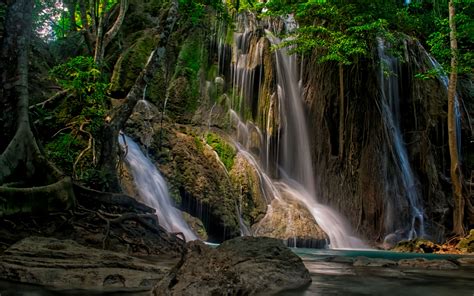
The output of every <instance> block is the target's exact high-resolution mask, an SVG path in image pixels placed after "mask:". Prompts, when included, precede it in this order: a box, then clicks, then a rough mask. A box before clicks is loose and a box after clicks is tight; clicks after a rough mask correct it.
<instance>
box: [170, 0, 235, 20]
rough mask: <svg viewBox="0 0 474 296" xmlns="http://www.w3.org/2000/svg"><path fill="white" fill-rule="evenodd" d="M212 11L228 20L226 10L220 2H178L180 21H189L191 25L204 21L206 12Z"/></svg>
mask: <svg viewBox="0 0 474 296" xmlns="http://www.w3.org/2000/svg"><path fill="white" fill-rule="evenodd" d="M208 8H212V9H214V11H216V12H218V13H219V14H220V15H221V16H223V17H224V18H228V15H227V10H226V7H225V5H224V4H223V2H222V1H221V0H198V1H196V0H179V10H180V12H181V13H182V14H183V16H182V19H184V20H186V21H190V22H191V23H192V24H193V25H197V24H198V23H201V22H204V21H206V19H205V16H206V10H207V9H208Z"/></svg>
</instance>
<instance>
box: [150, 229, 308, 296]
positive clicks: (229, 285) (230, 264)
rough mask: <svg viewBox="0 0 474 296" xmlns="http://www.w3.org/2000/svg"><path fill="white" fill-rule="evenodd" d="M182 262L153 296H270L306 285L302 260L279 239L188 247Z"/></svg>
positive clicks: (237, 241)
mask: <svg viewBox="0 0 474 296" xmlns="http://www.w3.org/2000/svg"><path fill="white" fill-rule="evenodd" d="M188 247H189V251H188V254H187V255H186V258H185V260H184V263H183V264H182V265H181V266H179V267H178V268H177V270H175V271H173V272H171V273H170V274H168V277H167V278H166V279H164V280H163V281H161V282H160V283H159V284H158V285H157V287H155V291H154V293H155V295H183V296H185V295H253V294H263V293H264V294H265V295H271V294H274V293H277V292H279V291H283V290H286V289H296V288H300V287H303V286H306V285H308V284H309V283H310V282H311V278H310V275H309V272H308V270H307V269H306V268H305V266H304V264H303V262H302V260H301V259H300V258H299V257H298V256H296V255H295V254H294V253H293V252H291V251H290V250H289V249H288V248H286V247H285V246H284V245H283V244H282V243H281V242H280V241H279V240H276V239H271V238H264V237H259V238H257V237H239V238H235V239H232V240H228V241H226V242H224V243H223V244H222V245H220V246H219V247H218V248H217V249H212V248H210V247H208V246H206V245H204V244H203V243H202V242H199V241H195V242H191V243H189V244H188Z"/></svg>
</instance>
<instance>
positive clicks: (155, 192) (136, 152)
mask: <svg viewBox="0 0 474 296" xmlns="http://www.w3.org/2000/svg"><path fill="white" fill-rule="evenodd" d="M123 138H124V139H125V142H124V140H123ZM123 138H122V137H119V141H120V145H122V147H124V149H125V150H126V151H127V154H126V157H125V162H126V164H127V165H128V166H129V168H130V170H131V172H132V175H133V180H134V182H135V185H136V189H137V191H138V193H139V195H140V197H141V198H142V200H143V202H144V203H145V204H147V205H148V206H151V207H153V208H155V209H156V214H157V216H158V221H159V224H160V225H161V226H163V227H164V228H165V229H166V230H167V231H169V232H182V233H183V234H184V236H185V237H186V241H190V240H195V239H197V236H196V235H195V234H194V232H193V231H192V230H191V229H190V228H189V226H188V225H187V224H186V222H185V221H184V219H183V216H182V214H181V212H180V211H179V210H178V209H176V208H175V207H174V206H173V204H172V202H171V197H170V195H169V192H168V186H167V185H166V181H165V179H164V178H163V176H161V174H160V172H159V171H158V169H157V168H156V166H155V165H154V164H153V163H152V162H151V161H150V160H149V159H148V158H147V157H146V156H145V155H144V154H143V152H142V151H141V149H140V147H139V146H138V145H137V144H136V143H135V142H134V141H133V140H132V139H131V138H130V137H127V136H123ZM125 145H126V146H125Z"/></svg>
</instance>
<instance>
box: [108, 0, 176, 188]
mask: <svg viewBox="0 0 474 296" xmlns="http://www.w3.org/2000/svg"><path fill="white" fill-rule="evenodd" d="M177 19H178V1H177V0H174V1H172V3H171V7H170V9H169V11H168V16H167V18H166V21H165V23H164V25H163V29H162V32H161V34H160V40H159V41H158V44H157V46H156V47H155V50H153V52H152V53H151V55H150V57H149V58H148V62H147V63H146V65H145V68H144V69H143V70H142V72H141V73H140V75H139V76H138V77H137V79H136V81H135V84H134V85H133V87H132V89H131V90H130V92H129V93H128V94H127V96H126V98H125V100H124V103H123V104H122V105H120V106H118V107H117V108H115V109H114V110H112V112H111V114H110V116H109V117H108V120H107V121H106V123H105V125H104V128H103V134H102V139H103V141H102V147H101V153H100V161H99V166H100V168H101V170H102V172H103V173H104V174H105V176H106V178H107V180H108V183H107V184H106V186H107V187H108V188H105V189H107V190H109V191H120V190H121V189H120V184H119V180H118V176H117V165H118V161H119V152H120V150H119V145H118V136H119V132H120V130H121V129H122V128H123V127H124V126H125V123H126V122H127V120H128V118H129V117H130V115H131V114H132V112H133V108H134V107H135V105H136V104H137V102H138V100H140V99H141V98H142V94H143V90H144V88H145V86H146V84H147V83H148V82H149V81H152V79H153V76H154V74H155V72H156V71H158V70H159V69H160V68H161V67H162V66H163V63H164V59H165V54H166V46H167V44H168V40H169V37H170V35H171V33H172V31H173V27H174V25H175V23H176V21H177Z"/></svg>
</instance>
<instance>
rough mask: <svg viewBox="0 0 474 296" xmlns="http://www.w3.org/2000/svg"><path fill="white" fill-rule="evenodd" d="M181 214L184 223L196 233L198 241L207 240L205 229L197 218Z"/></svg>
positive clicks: (184, 213)
mask: <svg viewBox="0 0 474 296" xmlns="http://www.w3.org/2000/svg"><path fill="white" fill-rule="evenodd" d="M182 213H183V218H184V221H186V223H187V224H188V225H189V227H191V229H192V230H193V231H194V233H196V235H197V236H198V237H199V239H201V240H203V241H206V240H207V239H208V236H207V231H206V228H205V227H204V224H203V223H202V221H201V220H200V219H199V218H196V217H194V216H191V215H190V214H188V213H186V212H182Z"/></svg>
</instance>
